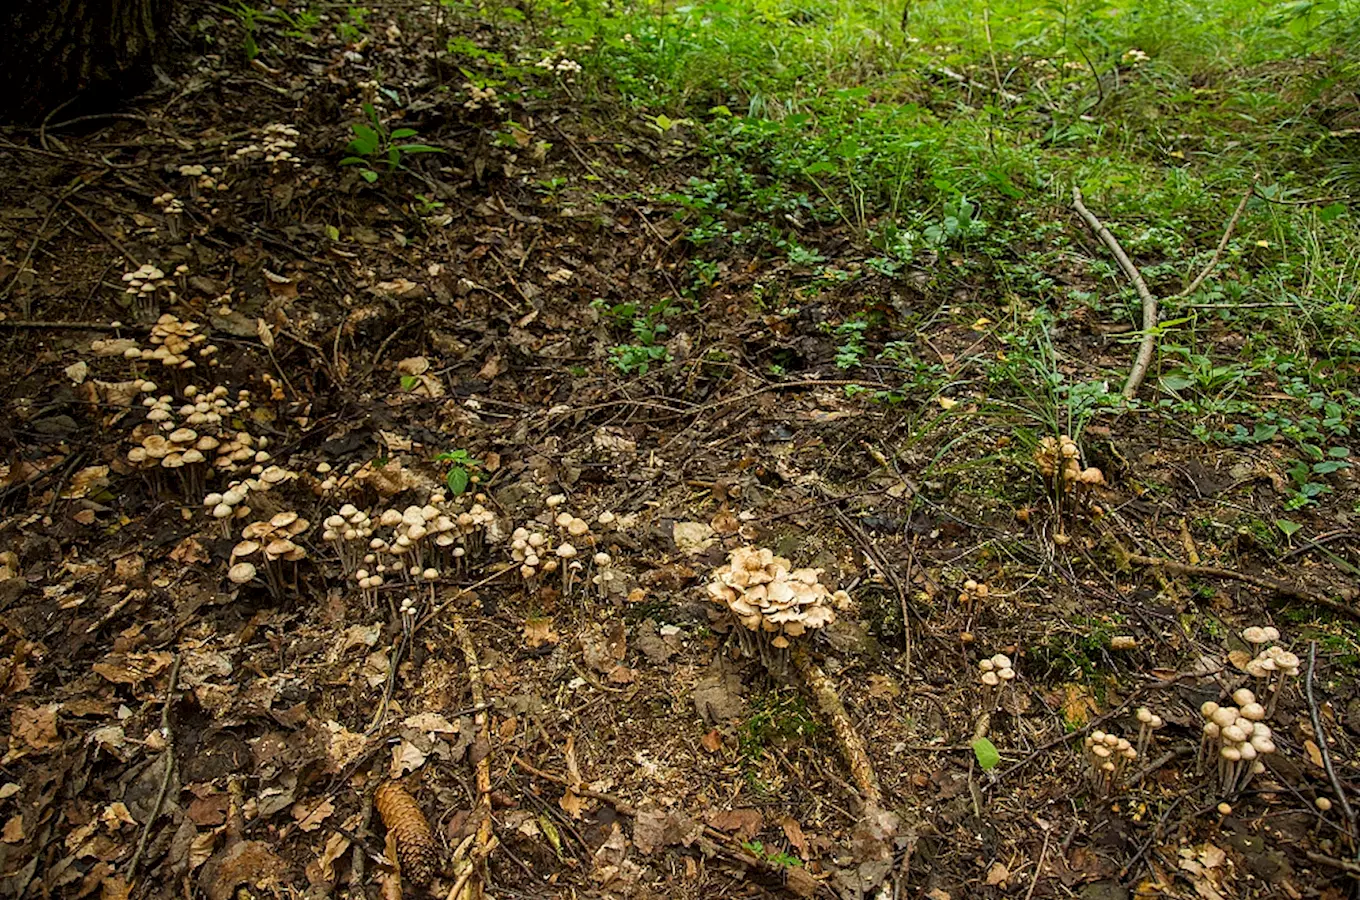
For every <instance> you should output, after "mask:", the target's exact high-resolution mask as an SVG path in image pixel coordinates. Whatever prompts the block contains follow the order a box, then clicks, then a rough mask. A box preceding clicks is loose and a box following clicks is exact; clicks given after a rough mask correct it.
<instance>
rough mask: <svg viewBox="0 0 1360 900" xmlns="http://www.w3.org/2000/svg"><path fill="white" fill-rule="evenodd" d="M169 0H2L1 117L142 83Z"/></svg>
mask: <svg viewBox="0 0 1360 900" xmlns="http://www.w3.org/2000/svg"><path fill="white" fill-rule="evenodd" d="M173 2H174V0H4V2H3V3H0V7H3V8H2V9H0V34H3V35H5V44H6V46H5V49H4V51H3V52H0V118H5V119H11V120H29V121H31V120H35V119H39V118H41V117H42V116H43V115H44V114H46V113H47V112H49V111H51V110H52V109H54V108H56V107H57V106H59V105H61V104H64V103H67V102H68V101H71V100H74V99H77V98H79V99H81V100H84V99H87V98H89V99H93V100H96V101H101V100H104V101H106V100H109V99H113V98H116V97H118V96H120V95H126V94H130V93H135V92H136V91H137V90H139V89H140V88H142V87H144V86H145V85H146V84H147V79H148V77H149V75H150V71H151V64H152V63H153V62H154V61H155V59H156V51H157V48H158V46H159V45H160V42H161V41H162V39H163V37H164V35H165V32H166V29H167V26H168V23H169V16H170V9H171V6H172V5H173Z"/></svg>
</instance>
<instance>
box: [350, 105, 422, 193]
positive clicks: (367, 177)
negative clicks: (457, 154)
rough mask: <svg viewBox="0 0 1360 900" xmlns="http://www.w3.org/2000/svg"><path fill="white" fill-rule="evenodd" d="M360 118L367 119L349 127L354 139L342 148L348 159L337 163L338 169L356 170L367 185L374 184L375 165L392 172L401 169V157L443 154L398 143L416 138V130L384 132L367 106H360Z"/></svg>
mask: <svg viewBox="0 0 1360 900" xmlns="http://www.w3.org/2000/svg"><path fill="white" fill-rule="evenodd" d="M364 115H365V116H366V117H367V118H368V121H367V122H355V123H353V124H352V125H350V128H351V129H352V130H353V131H354V139H353V140H352V141H350V142H349V144H347V145H346V146H345V153H346V154H348V155H347V156H346V157H345V158H344V159H342V160H340V165H342V166H359V167H360V168H359V175H360V177H362V178H363V179H364V181H367V182H368V183H369V184H373V183H374V182H375V181H377V180H378V177H379V175H378V166H379V165H382V164H384V163H385V164H386V166H387V169H386V171H388V172H395V171H396V170H397V169H400V168H403V166H402V157H403V156H406V155H408V154H413V153H443V152H444V150H443V149H442V148H440V147H432V146H430V145H429V144H412V143H402V142H403V141H405V140H406V139H407V138H413V137H416V130H415V129H414V128H395V129H393V130H391V131H388V130H387V126H386V125H384V124H383V123H382V120H381V119H380V118H378V112H377V110H375V109H374V108H373V104H371V103H365V104H364Z"/></svg>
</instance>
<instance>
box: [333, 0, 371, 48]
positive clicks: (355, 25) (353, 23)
mask: <svg viewBox="0 0 1360 900" xmlns="http://www.w3.org/2000/svg"><path fill="white" fill-rule="evenodd" d="M367 19H368V8H367V7H363V6H351V7H349V9H348V10H346V18H345V19H344V20H343V21H340V22H337V23H336V24H335V34H336V36H337V37H339V38H340V40H342V41H344V42H345V43H346V44H357V43H359V42H360V41H361V40H363V37H364V32H366V31H367V30H368V21H367Z"/></svg>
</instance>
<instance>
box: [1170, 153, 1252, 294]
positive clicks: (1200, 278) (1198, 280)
mask: <svg viewBox="0 0 1360 900" xmlns="http://www.w3.org/2000/svg"><path fill="white" fill-rule="evenodd" d="M1254 196H1256V179H1254V178H1253V179H1252V182H1251V187H1249V188H1247V192H1246V193H1245V194H1243V195H1242V202H1241V203H1239V204H1237V209H1236V210H1234V211H1233V214H1232V218H1231V219H1229V220H1228V227H1227V228H1225V229H1223V237H1222V238H1221V239H1220V240H1219V242H1218V247H1217V248H1215V250H1214V255H1213V256H1211V257H1210V258H1209V263H1208V265H1206V266H1205V267H1204V268H1203V269H1201V270H1200V273H1199V274H1198V275H1196V276H1195V280H1194V281H1192V282H1190V283H1189V284H1188V285H1186V286H1185V289H1184V290H1183V291H1181V292H1180V293H1179V294H1177V295H1176V297H1177V298H1181V297H1189V296H1190V295H1191V294H1193V293H1194V292H1195V291H1197V290H1199V286H1200V285H1201V284H1204V279H1206V278H1208V277H1209V276H1210V275H1212V274H1213V273H1214V267H1215V266H1217V265H1218V261H1219V259H1220V258H1221V257H1222V256H1223V251H1224V250H1226V249H1227V248H1228V241H1230V240H1232V236H1233V231H1234V230H1235V229H1236V228H1237V220H1238V219H1240V218H1242V211H1243V210H1245V209H1246V208H1247V201H1249V200H1251V198H1252V197H1254Z"/></svg>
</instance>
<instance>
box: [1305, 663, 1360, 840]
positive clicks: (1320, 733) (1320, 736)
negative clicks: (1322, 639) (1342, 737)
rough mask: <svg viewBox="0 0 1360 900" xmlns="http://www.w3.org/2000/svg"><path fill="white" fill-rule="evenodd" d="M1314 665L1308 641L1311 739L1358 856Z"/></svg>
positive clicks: (1352, 812)
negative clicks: (1317, 692) (1321, 710)
mask: <svg viewBox="0 0 1360 900" xmlns="http://www.w3.org/2000/svg"><path fill="white" fill-rule="evenodd" d="M1316 665H1317V641H1309V642H1308V671H1307V673H1305V675H1304V678H1303V694H1304V699H1306V700H1307V701H1308V721H1309V722H1311V723H1312V725H1313V739H1314V740H1315V741H1317V748H1318V756H1320V757H1322V770H1323V771H1324V772H1326V773H1327V780H1328V781H1329V782H1331V785H1332V792H1333V793H1335V794H1336V799H1337V801H1338V802H1339V803H1340V804H1341V815H1342V816H1344V817H1345V819H1346V834H1347V836H1348V837H1349V838H1350V840H1351V849H1352V850H1353V851H1355V852H1356V853H1357V854H1358V855H1360V841H1357V840H1356V834H1355V808H1354V807H1353V806H1351V802H1350V800H1348V799H1346V789H1345V788H1344V787H1342V785H1341V779H1339V778H1337V777H1336V769H1335V768H1334V767H1333V766H1332V753H1331V751H1330V750H1328V749H1327V732H1326V731H1325V730H1324V729H1323V727H1322V716H1321V714H1320V713H1319V712H1318V705H1317V700H1316V699H1315V698H1314V697H1313V669H1314V668H1315V667H1316Z"/></svg>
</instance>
